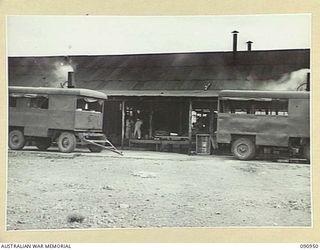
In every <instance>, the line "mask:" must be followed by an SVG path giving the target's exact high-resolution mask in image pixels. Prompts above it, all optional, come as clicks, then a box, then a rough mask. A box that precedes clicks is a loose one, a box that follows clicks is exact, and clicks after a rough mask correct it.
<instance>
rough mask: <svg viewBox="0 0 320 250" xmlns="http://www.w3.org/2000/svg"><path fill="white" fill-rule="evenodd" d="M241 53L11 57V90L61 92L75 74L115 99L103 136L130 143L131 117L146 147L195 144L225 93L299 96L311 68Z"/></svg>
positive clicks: (304, 53) (280, 53)
mask: <svg viewBox="0 0 320 250" xmlns="http://www.w3.org/2000/svg"><path fill="white" fill-rule="evenodd" d="M236 53H237V56H236V57H235V56H234V52H201V53H171V54H143V55H107V56H68V57H64V56H60V57H59V56H54V57H11V58H9V59H8V70H9V85H11V86H39V87H40V86H43V87H58V86H60V85H61V84H63V83H64V82H65V81H66V76H67V72H68V71H71V70H74V71H75V79H76V80H75V81H76V87H79V88H87V89H94V90H98V91H102V92H104V93H106V94H107V95H108V97H109V101H108V103H107V105H106V106H107V108H106V111H105V123H104V130H105V133H106V134H107V136H109V137H110V138H111V140H112V141H114V142H115V143H116V144H121V143H122V144H125V143H126V142H127V140H126V139H129V138H126V118H127V117H128V116H130V115H132V116H135V117H136V116H137V115H139V116H140V117H141V118H142V119H143V120H144V126H143V127H144V128H143V138H144V140H145V142H146V143H147V142H148V141H151V142H152V143H153V142H154V141H153V138H154V135H155V134H156V133H165V134H167V135H170V132H173V133H176V134H178V135H179V136H181V137H182V138H189V139H190V136H192V135H191V133H192V129H193V128H192V127H193V125H192V124H193V123H194V119H196V117H203V118H204V120H206V123H207V125H206V131H204V132H205V133H212V131H214V129H215V128H214V122H213V121H212V120H213V119H214V112H215V111H216V109H217V93H218V91H219V90H222V89H248V90H249V89H263V90H296V89H297V88H298V87H299V86H301V85H303V83H305V81H306V72H307V71H308V69H309V68H310V50H309V49H296V50H273V51H237V52H236ZM137 112H139V114H137ZM205 117H206V118H205ZM131 142H133V143H136V142H137V140H133V139H131ZM139 142H141V143H142V142H144V141H139Z"/></svg>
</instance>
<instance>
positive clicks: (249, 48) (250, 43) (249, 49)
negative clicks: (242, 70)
mask: <svg viewBox="0 0 320 250" xmlns="http://www.w3.org/2000/svg"><path fill="white" fill-rule="evenodd" d="M252 44H253V42H252V41H248V42H247V45H248V51H251V49H252Z"/></svg>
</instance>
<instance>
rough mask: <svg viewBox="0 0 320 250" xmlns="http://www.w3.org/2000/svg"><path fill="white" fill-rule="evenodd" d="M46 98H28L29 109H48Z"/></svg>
mask: <svg viewBox="0 0 320 250" xmlns="http://www.w3.org/2000/svg"><path fill="white" fill-rule="evenodd" d="M48 103H49V100H48V97H45V96H37V97H34V98H30V102H29V107H30V108H39V109H48Z"/></svg>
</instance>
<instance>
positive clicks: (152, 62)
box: [8, 49, 310, 94]
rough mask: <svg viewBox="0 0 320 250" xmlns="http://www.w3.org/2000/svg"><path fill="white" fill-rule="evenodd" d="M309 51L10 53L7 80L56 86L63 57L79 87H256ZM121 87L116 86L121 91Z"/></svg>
mask: <svg viewBox="0 0 320 250" xmlns="http://www.w3.org/2000/svg"><path fill="white" fill-rule="evenodd" d="M309 54H310V51H309V50H307V49H301V50H276V51H250V52H248V51H239V52H238V54H237V61H236V63H235V62H234V61H233V53H232V52H201V53H173V54H149V55H148V54H144V55H107V56H70V57H11V58H9V60H8V64H9V85H13V86H35V87H36V86H42V87H58V86H60V83H62V82H64V81H66V76H67V71H66V70H67V69H68V68H66V69H63V64H65V63H66V62H67V61H68V62H69V63H70V64H71V65H72V66H73V68H74V70H75V82H76V85H77V87H79V88H88V89H93V90H99V91H103V92H105V93H106V94H107V93H108V91H110V90H113V91H118V93H120V92H121V91H147V92H148V91H151V90H153V91H155V93H159V91H160V90H170V91H178V90H180V91H187V90H203V89H204V88H205V85H207V84H209V85H210V86H209V87H208V89H209V90H222V89H259V88H260V87H261V86H263V87H265V86H266V84H267V85H268V83H269V82H272V83H274V81H280V80H281V81H282V80H283V79H284V77H287V78H290V75H288V74H290V72H294V71H297V70H300V69H304V68H309V67H310V59H309ZM119 91H120V92H119Z"/></svg>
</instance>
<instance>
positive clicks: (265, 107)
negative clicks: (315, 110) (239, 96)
mask: <svg viewBox="0 0 320 250" xmlns="http://www.w3.org/2000/svg"><path fill="white" fill-rule="evenodd" d="M220 112H221V113H229V114H254V115H279V116H288V100H287V99H270V100H265V99H261V100H257V99H256V100H249V99H248V100H233V99H226V100H221V101H220Z"/></svg>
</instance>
